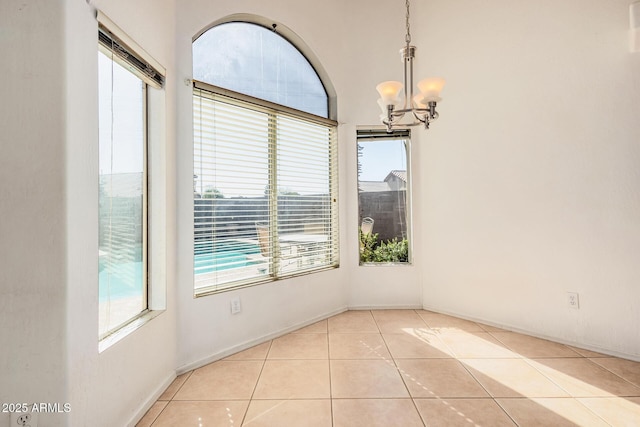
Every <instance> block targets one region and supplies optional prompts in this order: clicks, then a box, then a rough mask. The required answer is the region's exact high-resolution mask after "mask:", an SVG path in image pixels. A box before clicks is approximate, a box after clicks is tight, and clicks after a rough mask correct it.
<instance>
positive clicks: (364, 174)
mask: <svg viewBox="0 0 640 427" xmlns="http://www.w3.org/2000/svg"><path fill="white" fill-rule="evenodd" d="M358 145H360V146H362V147H364V148H363V150H362V155H361V156H360V157H359V158H358V162H359V163H360V166H361V173H360V176H359V179H360V181H382V180H384V179H385V177H386V176H387V175H388V174H389V172H391V171H392V170H407V151H406V149H405V147H404V140H398V139H396V140H390V141H384V140H376V141H366V142H362V141H361V142H359V143H358Z"/></svg>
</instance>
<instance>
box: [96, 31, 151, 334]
mask: <svg viewBox="0 0 640 427" xmlns="http://www.w3.org/2000/svg"><path fill="white" fill-rule="evenodd" d="M98 47H99V52H98V89H99V92H98V99H99V108H98V111H99V183H98V188H99V248H98V249H99V252H98V263H99V279H98V287H99V336H100V338H101V339H102V338H105V337H106V336H108V335H109V334H111V333H113V332H114V331H116V330H118V329H119V328H121V327H122V326H123V325H126V324H127V323H129V322H130V321H131V320H132V319H135V318H137V317H138V316H140V315H141V314H142V313H144V312H146V310H147V308H148V303H147V276H148V273H147V131H146V129H147V108H146V106H147V90H148V86H149V84H152V85H153V86H154V87H160V86H161V85H162V76H161V75H159V74H157V73H156V72H155V71H154V70H153V68H152V67H151V66H150V65H148V64H147V63H146V62H144V60H143V59H141V58H140V57H139V56H137V55H136V54H135V52H134V51H133V50H132V49H131V47H129V46H127V44H126V43H124V42H122V41H121V40H120V39H119V38H118V37H116V36H115V35H114V34H113V33H112V32H111V31H110V30H109V29H108V28H107V27H105V26H103V25H102V23H101V25H100V31H99V43H98Z"/></svg>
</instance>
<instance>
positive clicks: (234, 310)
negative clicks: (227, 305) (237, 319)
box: [231, 297, 242, 314]
mask: <svg viewBox="0 0 640 427" xmlns="http://www.w3.org/2000/svg"><path fill="white" fill-rule="evenodd" d="M241 311H242V305H241V304H240V297H235V298H232V299H231V314H238V313H240V312H241Z"/></svg>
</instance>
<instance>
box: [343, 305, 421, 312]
mask: <svg viewBox="0 0 640 427" xmlns="http://www.w3.org/2000/svg"><path fill="white" fill-rule="evenodd" d="M348 309H349V310H354V311H355V310H422V306H421V305H415V304H400V305H388V304H385V305H350V306H349V307H348Z"/></svg>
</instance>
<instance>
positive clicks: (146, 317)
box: [98, 310, 164, 353]
mask: <svg viewBox="0 0 640 427" xmlns="http://www.w3.org/2000/svg"><path fill="white" fill-rule="evenodd" d="M163 312H164V310H147V311H144V312H142V313H140V315H139V316H137V317H136V318H134V319H133V320H131V322H129V323H127V324H125V325H124V326H122V327H121V328H120V329H117V330H115V331H114V332H113V333H111V334H109V335H107V336H106V337H104V338H103V339H101V340H100V341H99V342H98V353H102V352H103V351H105V350H106V349H108V348H109V347H111V346H112V345H114V344H116V343H117V342H119V341H121V340H122V339H123V338H124V337H126V336H128V335H129V334H131V333H133V332H134V331H136V330H137V329H139V328H141V327H143V326H144V325H146V324H147V323H149V322H150V321H151V319H154V318H156V317H158V316H159V315H160V314H161V313H163Z"/></svg>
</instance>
